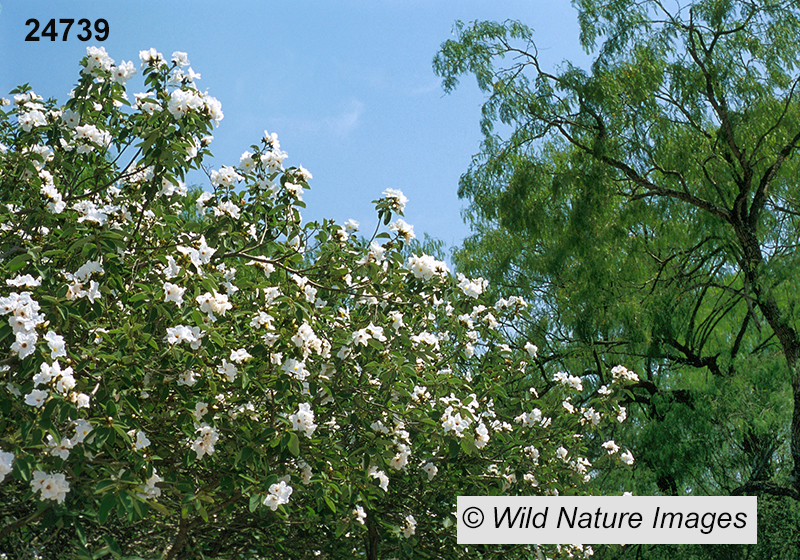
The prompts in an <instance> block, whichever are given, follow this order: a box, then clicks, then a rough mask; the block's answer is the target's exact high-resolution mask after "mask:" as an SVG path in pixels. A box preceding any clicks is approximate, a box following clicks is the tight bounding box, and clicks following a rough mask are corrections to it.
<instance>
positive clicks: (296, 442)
mask: <svg viewBox="0 0 800 560" xmlns="http://www.w3.org/2000/svg"><path fill="white" fill-rule="evenodd" d="M289 451H290V452H291V454H292V455H294V456H295V457H297V456H299V455H300V439H299V438H298V437H297V434H296V433H294V432H292V433H290V434H289Z"/></svg>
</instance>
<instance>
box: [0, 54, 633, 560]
mask: <svg viewBox="0 0 800 560" xmlns="http://www.w3.org/2000/svg"><path fill="white" fill-rule="evenodd" d="M139 56H140V59H141V61H142V71H143V73H144V76H145V84H146V87H147V91H146V92H144V93H141V94H136V95H135V96H133V99H130V98H129V97H128V96H126V94H125V84H126V82H127V80H128V79H129V78H130V77H131V76H132V75H133V74H134V73H135V72H136V71H137V70H136V68H135V67H134V65H133V64H132V63H131V62H122V63H120V64H115V63H114V61H113V60H112V59H111V58H110V57H109V55H108V54H107V53H106V52H105V50H104V49H102V48H95V47H90V48H89V49H88V56H87V57H86V58H85V59H84V60H83V61H82V62H81V64H82V66H83V69H82V70H81V76H80V80H79V83H78V85H77V86H76V87H75V89H74V90H73V92H72V93H71V95H70V99H69V101H68V102H67V103H66V104H65V105H59V104H58V103H57V102H56V101H54V100H43V99H42V98H41V97H39V96H37V95H36V94H35V93H34V92H33V91H32V90H31V89H30V88H28V87H21V88H19V89H17V90H16V91H14V92H12V94H13V101H4V103H3V105H4V108H3V110H2V111H0V285H2V287H1V288H0V290H1V292H0V315H2V317H3V321H2V324H0V557H2V558H4V559H5V558H31V557H34V556H35V557H37V558H44V559H62V558H77V559H87V560H88V559H95V558H101V557H104V556H109V555H110V556H111V557H114V558H128V559H133V558H146V559H152V558H167V559H172V558H206V559H208V558H226V559H233V558H237V559H239V558H241V559H251V558H275V557H281V558H352V557H363V558H370V559H375V558H379V557H396V558H409V557H412V556H413V557H453V558H457V557H470V558H472V557H487V556H489V557H491V556H492V555H493V554H495V552H496V549H492V548H490V547H486V548H481V547H469V548H467V547H458V546H456V544H455V519H454V517H453V511H454V509H455V500H456V497H457V496H458V495H492V494H500V493H514V494H537V493H548V494H554V493H561V494H575V493H578V492H580V491H581V489H582V488H583V487H584V485H585V484H586V482H587V481H588V480H589V478H590V477H591V475H592V473H596V472H599V471H600V470H601V469H604V468H609V469H613V468H615V466H621V467H622V468H626V464H628V465H630V464H632V463H633V462H634V459H633V455H632V454H631V453H630V452H629V451H628V450H626V449H625V448H618V447H617V445H616V444H613V443H608V442H606V441H605V438H601V437H600V436H599V435H598V434H599V430H602V429H603V428H604V426H607V425H609V424H610V425H617V424H619V423H620V422H622V420H624V411H622V410H621V409H620V407H619V405H618V404H617V403H618V400H619V399H620V398H621V397H622V396H623V395H624V390H623V387H624V386H625V385H626V384H630V383H632V382H635V380H636V375H635V374H634V373H632V372H630V371H628V370H627V369H625V368H624V367H621V366H619V367H617V368H616V369H615V370H614V372H615V373H614V380H613V381H610V382H609V383H608V386H607V387H606V390H604V391H603V392H602V394H600V395H598V398H596V399H594V400H592V402H590V403H586V404H585V405H584V406H582V407H581V406H575V407H572V406H571V405H570V408H571V409H570V410H567V409H566V408H565V405H564V403H567V404H568V405H569V399H570V398H573V397H575V396H577V395H579V394H580V391H581V390H582V383H581V381H580V379H579V378H578V377H576V376H572V375H569V374H567V373H560V372H554V371H550V370H549V369H547V368H545V367H544V364H543V363H542V362H540V361H539V360H538V358H537V349H536V347H535V346H534V345H533V344H532V343H531V342H530V341H528V340H526V339H524V338H523V337H521V336H519V335H518V334H517V332H516V331H515V330H514V329H513V328H512V327H513V326H514V324H516V322H517V321H518V320H519V318H520V317H524V316H525V314H526V313H527V312H528V311H527V309H528V305H527V304H526V302H525V301H524V300H523V299H521V298H519V297H515V296H508V297H505V298H495V299H492V300H491V301H490V300H488V299H487V296H486V293H485V289H486V287H487V285H486V282H485V281H484V280H482V279H480V278H477V279H470V278H466V277H464V276H461V275H459V276H458V277H457V278H454V277H453V276H451V275H450V273H449V271H448V269H447V266H446V265H445V263H443V262H440V261H437V260H436V259H434V258H433V257H431V256H428V255H424V254H412V253H411V252H410V250H409V248H410V247H412V246H413V245H410V244H409V243H410V242H411V241H412V239H413V237H414V235H413V229H412V227H411V226H409V225H408V224H406V223H405V222H404V221H403V219H402V218H398V216H402V213H403V209H404V207H405V204H406V202H407V200H406V198H405V197H404V196H403V194H402V193H401V192H400V191H397V190H393V189H387V190H386V191H384V192H383V196H382V197H381V198H379V199H378V200H376V201H375V203H376V211H377V218H378V227H377V228H376V229H375V232H374V233H373V234H372V235H371V236H359V235H357V234H356V231H357V230H358V224H356V223H355V222H352V221H351V222H348V223H347V224H344V225H337V224H335V223H333V222H331V221H327V220H326V221H324V222H322V223H314V222H312V223H303V222H302V220H301V216H300V209H301V208H303V207H304V204H303V202H302V200H303V193H304V191H305V189H308V188H309V181H310V180H311V174H310V173H309V172H308V171H307V170H305V169H303V168H302V167H285V166H284V165H283V162H284V160H285V158H286V153H285V152H283V151H282V150H281V149H280V145H279V143H278V139H277V136H276V135H275V134H267V133H265V135H264V137H263V138H262V139H261V141H260V143H258V144H256V145H253V146H251V147H250V149H249V150H248V151H246V152H245V153H244V154H243V155H242V157H241V159H240V161H239V162H238V164H237V165H236V166H222V167H221V168H220V169H215V170H207V172H208V175H209V179H210V183H211V185H212V187H213V191H211V192H202V191H199V190H189V189H187V188H186V186H185V185H184V183H183V179H184V177H185V174H186V173H187V171H188V170H190V169H199V168H201V163H202V161H203V159H204V158H205V157H207V156H208V155H209V154H210V152H209V144H210V142H211V137H210V136H208V135H209V133H210V132H211V130H212V126H213V124H214V123H215V122H216V123H219V121H220V120H222V117H223V114H222V110H221V107H220V103H219V102H218V101H217V100H216V99H214V98H213V97H210V96H209V95H208V94H207V93H202V92H201V91H200V90H198V89H197V87H196V86H195V77H196V75H195V74H194V72H193V71H192V70H191V68H188V60H187V56H186V54H185V53H181V52H176V53H173V55H172V57H171V59H170V60H167V59H165V58H164V57H163V56H162V55H161V54H160V53H157V52H156V51H155V50H152V49H151V50H149V51H143V52H141V53H140V55H139ZM604 442H605V443H606V446H605V447H601V445H602V443H604ZM595 448H596V449H595ZM589 456H593V457H594V456H599V459H598V460H597V461H596V462H595V463H594V464H593V463H590V462H589V461H588V460H587V459H586V457H589ZM534 548H535V547H518V548H514V549H513V550H508V551H506V552H505V554H507V555H508V556H509V557H511V558H513V557H529V555H530V554H533V553H534V552H533V551H534ZM570 550H571V551H572V552H570V553H575V554H580V550H583V554H589V553H590V552H591V550H590V549H580V548H579V547H572V548H571V549H570ZM583 554H581V555H583Z"/></svg>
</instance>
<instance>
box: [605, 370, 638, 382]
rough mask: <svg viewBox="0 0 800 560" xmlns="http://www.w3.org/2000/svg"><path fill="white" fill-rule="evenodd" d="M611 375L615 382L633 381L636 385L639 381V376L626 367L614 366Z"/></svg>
mask: <svg viewBox="0 0 800 560" xmlns="http://www.w3.org/2000/svg"><path fill="white" fill-rule="evenodd" d="M611 375H612V376H613V377H614V381H619V380H623V381H632V382H634V383H635V382H637V381H639V376H638V375H636V374H635V373H634V372H632V371H630V370H629V369H628V368H626V367H625V366H614V367H613V368H611Z"/></svg>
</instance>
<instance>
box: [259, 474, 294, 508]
mask: <svg viewBox="0 0 800 560" xmlns="http://www.w3.org/2000/svg"><path fill="white" fill-rule="evenodd" d="M291 495H292V487H291V486H288V485H287V484H286V482H285V481H283V480H281V481H280V483H277V484H273V485H272V486H270V487H269V495H267V497H266V498H264V502H263V503H264V505H265V506H269V508H270V509H271V510H272V511H275V510H276V509H278V506H280V505H283V504H288V503H289V496H291Z"/></svg>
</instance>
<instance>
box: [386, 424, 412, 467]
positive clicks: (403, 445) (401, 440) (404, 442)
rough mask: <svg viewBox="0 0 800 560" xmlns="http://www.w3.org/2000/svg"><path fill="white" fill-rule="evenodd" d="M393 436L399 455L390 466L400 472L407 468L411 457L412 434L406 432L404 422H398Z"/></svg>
mask: <svg viewBox="0 0 800 560" xmlns="http://www.w3.org/2000/svg"><path fill="white" fill-rule="evenodd" d="M391 435H392V441H393V442H394V445H395V447H396V448H397V453H396V454H395V456H394V457H392V459H391V461H389V466H391V467H392V468H393V469H395V470H398V471H399V470H402V469H404V468H405V466H406V465H407V464H408V459H409V457H411V441H410V440H409V437H410V434H409V433H408V432H407V431H406V430H405V425H404V424H403V423H402V422H397V424H395V427H394V430H392V433H391Z"/></svg>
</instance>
